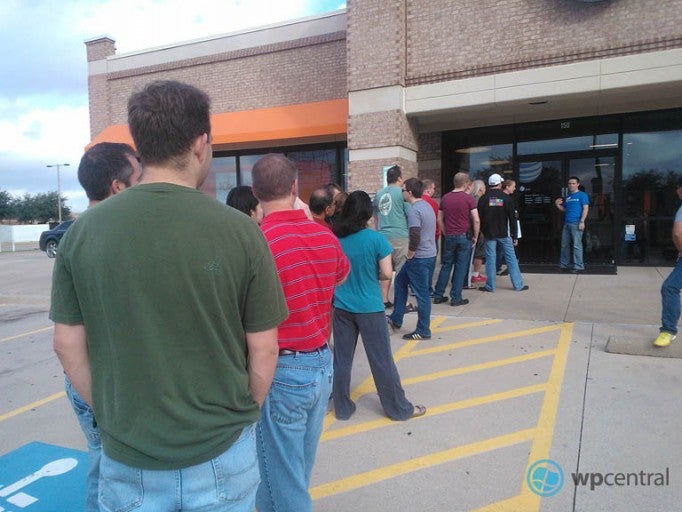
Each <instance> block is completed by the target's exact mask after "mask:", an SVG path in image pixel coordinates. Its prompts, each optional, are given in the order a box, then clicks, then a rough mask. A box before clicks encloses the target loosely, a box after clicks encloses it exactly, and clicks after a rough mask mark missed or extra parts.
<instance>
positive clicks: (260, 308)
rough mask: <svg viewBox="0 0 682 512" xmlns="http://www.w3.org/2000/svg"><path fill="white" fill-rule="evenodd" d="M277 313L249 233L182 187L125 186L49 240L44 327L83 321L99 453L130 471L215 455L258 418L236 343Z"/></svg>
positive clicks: (275, 320)
mask: <svg viewBox="0 0 682 512" xmlns="http://www.w3.org/2000/svg"><path fill="white" fill-rule="evenodd" d="M287 315H288V311H287V308H286V301H285V299H284V296H283V293H282V289H281V285H280V282H279V279H278V277H277V272H276V269H275V265H274V262H273V259H272V256H271V253H270V251H269V249H268V246H267V244H266V242H265V239H264V237H263V235H262V233H261V231H260V229H259V228H258V226H257V225H256V223H255V222H253V220H251V219H250V218H249V217H247V216H245V215H243V214H241V213H239V212H238V211H237V210H234V209H232V208H229V207H227V206H225V205H222V204H220V203H218V202H217V201H216V200H215V199H211V198H209V197H207V196H205V195H204V194H202V193H201V192H198V191H197V190H194V189H190V188H186V187H181V186H176V185H170V184H145V185H138V186H136V187H133V188H131V189H128V190H125V191H124V192H122V193H120V194H117V195H116V196H114V197H111V198H109V199H107V200H106V201H103V202H102V203H100V204H99V205H97V206H95V207H94V208H91V209H90V210H88V211H87V212H85V213H84V214H83V215H82V216H81V217H80V218H79V219H78V220H77V221H76V222H75V223H74V224H73V225H72V226H71V228H70V229H69V231H68V232H67V233H66V235H65V236H64V238H63V239H62V241H61V243H60V244H59V253H58V255H57V260H56V262H55V268H54V273H53V284H52V307H51V310H50V318H51V319H52V320H53V321H55V322H59V323H64V324H71V325H73V324H84V325H85V329H86V333H87V341H88V350H89V353H90V360H91V368H92V396H93V406H94V410H95V416H96V417H97V424H98V426H99V428H100V432H101V436H102V442H103V447H104V451H105V453H106V454H107V455H108V456H109V457H111V458H113V459H115V460H117V461H119V462H122V463H124V464H127V465H129V466H133V467H138V468H146V469H159V470H166V469H176V468H181V467H187V466H192V465H196V464H199V463H202V462H205V461H207V460H210V459H212V458H214V457H216V456H217V455H219V454H220V453H223V452H224V451H226V450H227V449H228V448H229V447H230V446H231V444H232V443H233V442H234V441H235V440H236V439H237V437H238V436H239V434H240V432H241V431H242V429H243V428H244V427H245V426H246V425H249V424H251V423H254V422H255V421H257V420H258V418H259V409H258V404H256V402H255V401H254V400H253V397H252V395H251V392H250V389H249V379H248V373H247V357H248V351H247V345H246V337H245V333H246V332H260V331H264V330H268V329H271V328H273V327H275V326H277V325H278V324H279V323H280V322H282V321H283V320H284V319H286V317H287Z"/></svg>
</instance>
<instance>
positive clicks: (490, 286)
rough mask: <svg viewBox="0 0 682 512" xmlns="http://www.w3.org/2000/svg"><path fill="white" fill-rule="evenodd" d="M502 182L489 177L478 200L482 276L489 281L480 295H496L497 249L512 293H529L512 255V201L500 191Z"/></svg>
mask: <svg viewBox="0 0 682 512" xmlns="http://www.w3.org/2000/svg"><path fill="white" fill-rule="evenodd" d="M502 181H503V180H502V176H500V175H499V174H492V175H491V176H490V177H489V178H488V191H487V192H486V193H485V195H484V196H483V197H481V198H480V199H479V200H478V215H479V216H480V218H481V232H482V233H483V236H485V272H486V274H487V278H488V280H487V281H486V285H485V286H482V287H481V288H479V290H480V291H482V292H494V291H495V277H496V273H495V257H496V252H497V246H498V245H500V246H501V247H502V251H503V252H504V259H505V260H506V262H507V268H508V269H509V277H510V278H511V282H512V286H513V287H514V290H515V291H517V292H522V291H525V290H527V289H528V285H524V284H523V277H521V270H520V269H519V260H518V259H516V252H515V251H514V246H516V245H517V244H518V237H519V233H518V225H517V224H516V214H515V213H514V200H513V198H512V196H510V195H507V194H505V193H504V192H503V191H502Z"/></svg>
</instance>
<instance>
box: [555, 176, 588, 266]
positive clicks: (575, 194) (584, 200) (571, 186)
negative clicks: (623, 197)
mask: <svg viewBox="0 0 682 512" xmlns="http://www.w3.org/2000/svg"><path fill="white" fill-rule="evenodd" d="M579 186H580V179H579V178H578V177H577V176H571V177H570V178H568V195H567V196H566V197H559V198H557V200H556V201H554V204H555V205H556V207H557V209H558V210H559V211H560V212H564V213H565V215H564V228H563V230H562V231H561V257H560V258H559V267H560V269H561V271H562V272H569V271H572V272H573V273H574V274H577V273H579V272H582V271H583V270H585V264H584V262H583V233H584V232H585V220H586V219H587V214H588V213H589V211H590V198H589V197H587V194H586V193H585V192H583V191H582V190H579V188H578V187H579ZM571 248H573V269H572V270H571V254H570V253H571Z"/></svg>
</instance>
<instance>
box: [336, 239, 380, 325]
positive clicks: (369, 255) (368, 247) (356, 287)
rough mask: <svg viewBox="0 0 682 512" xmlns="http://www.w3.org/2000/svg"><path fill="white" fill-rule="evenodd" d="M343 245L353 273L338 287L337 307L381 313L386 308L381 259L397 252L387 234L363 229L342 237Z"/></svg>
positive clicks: (358, 311) (352, 311)
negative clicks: (381, 280)
mask: <svg viewBox="0 0 682 512" xmlns="http://www.w3.org/2000/svg"><path fill="white" fill-rule="evenodd" d="M339 242H340V243H341V249H343V253H344V254H345V255H346V257H347V258H348V261H350V274H348V278H347V279H346V281H345V282H344V283H343V284H341V285H340V286H337V287H336V291H335V292H334V307H337V308H339V309H343V310H345V311H350V312H351V313H377V312H379V311H383V310H384V300H383V299H382V296H381V288H380V286H379V260H381V259H383V258H385V257H386V256H388V255H390V254H391V252H393V247H391V244H390V243H388V240H386V237H385V236H384V235H382V234H381V233H377V232H376V231H374V230H371V229H363V230H362V231H358V232H357V233H353V234H352V235H349V236H346V237H343V238H339Z"/></svg>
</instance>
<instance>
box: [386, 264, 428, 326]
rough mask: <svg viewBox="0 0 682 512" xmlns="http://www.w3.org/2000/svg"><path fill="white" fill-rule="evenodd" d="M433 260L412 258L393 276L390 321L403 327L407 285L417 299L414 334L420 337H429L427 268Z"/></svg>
mask: <svg viewBox="0 0 682 512" xmlns="http://www.w3.org/2000/svg"><path fill="white" fill-rule="evenodd" d="M435 259H436V257H435V256H434V257H433V258H412V259H411V260H407V261H406V262H405V264H404V265H403V266H402V268H401V269H400V272H398V274H397V275H396V276H395V291H394V299H393V302H394V304H393V313H391V321H392V322H393V323H394V324H395V325H397V326H401V325H403V317H404V316H405V303H406V302H407V285H408V284H409V285H410V287H411V288H412V291H413V292H414V295H415V296H416V297H417V308H418V309H417V328H416V329H415V332H416V333H418V334H421V335H422V336H431V299H430V298H429V282H428V281H429V266H430V265H433V264H434V262H435Z"/></svg>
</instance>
